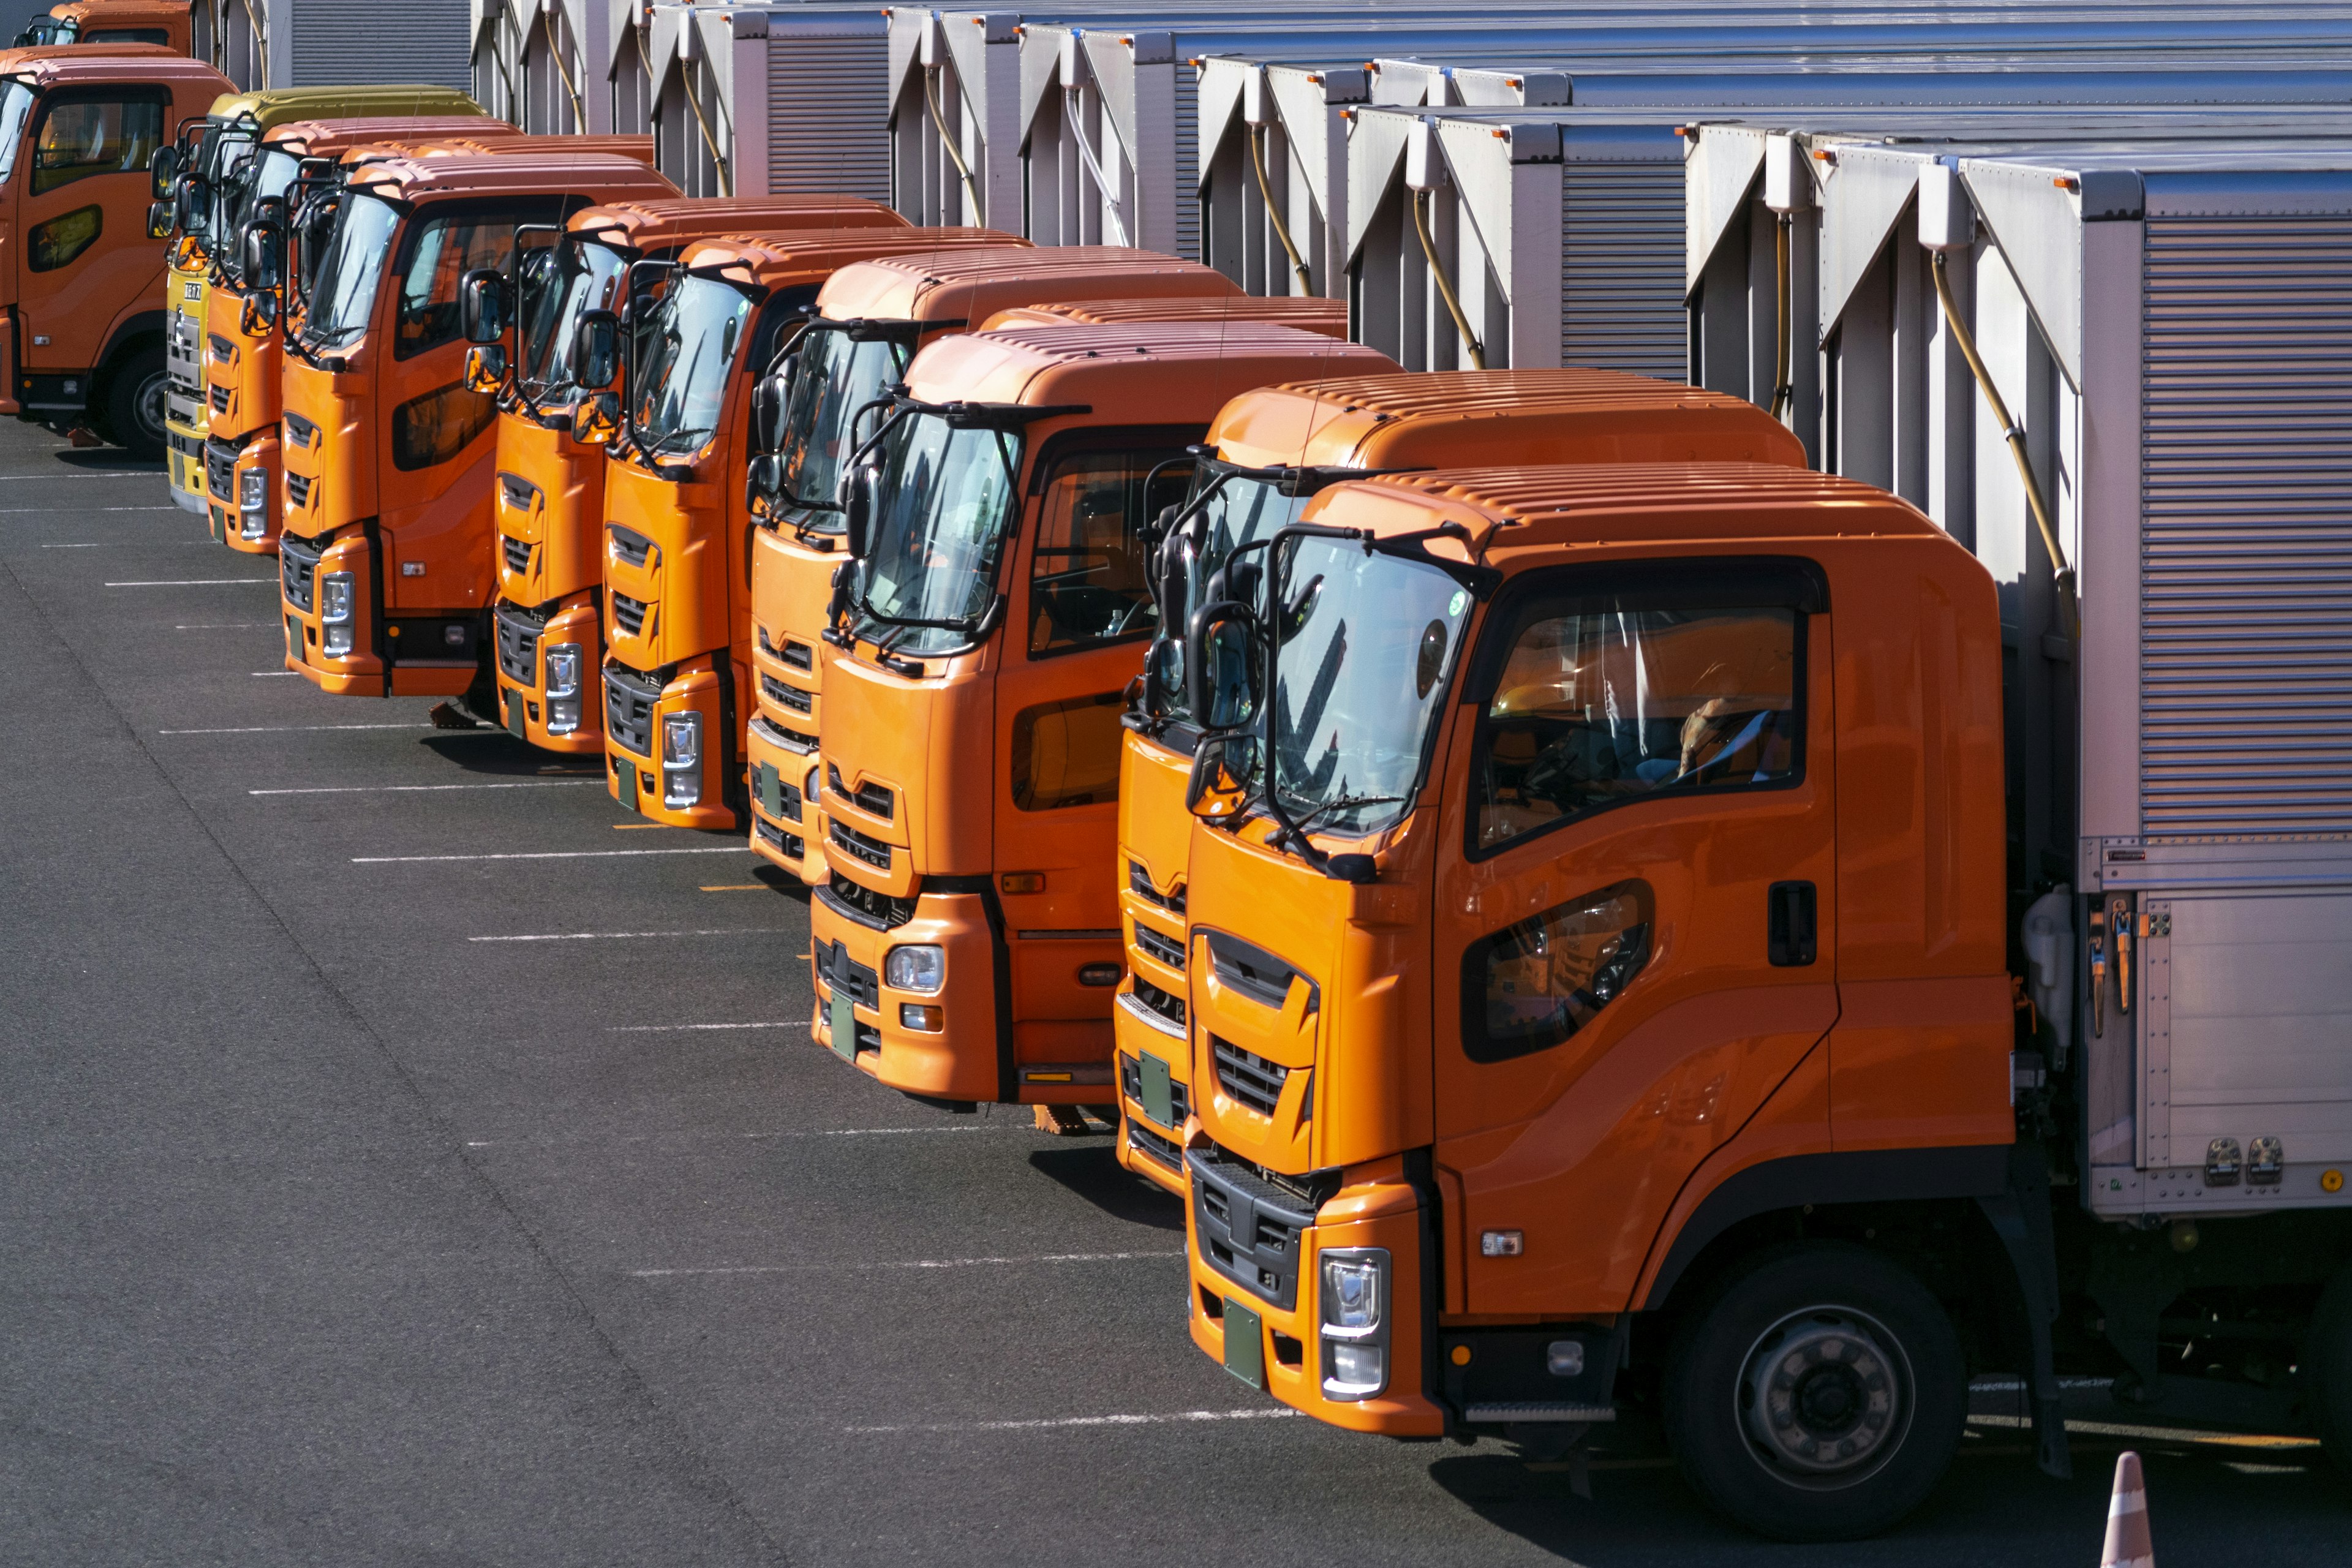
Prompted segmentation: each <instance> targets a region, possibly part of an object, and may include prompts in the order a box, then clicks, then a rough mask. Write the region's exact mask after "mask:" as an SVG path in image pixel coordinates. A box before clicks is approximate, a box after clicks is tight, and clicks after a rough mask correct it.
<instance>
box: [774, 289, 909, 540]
mask: <svg viewBox="0 0 2352 1568" xmlns="http://www.w3.org/2000/svg"><path fill="white" fill-rule="evenodd" d="M800 356H801V357H800V368H799V369H798V370H797V371H795V372H794V373H793V385H792V394H791V396H790V397H789V399H788V400H787V401H786V403H785V405H784V419H783V426H784V428H783V437H782V447H781V450H780V453H779V455H780V456H781V457H782V458H783V468H784V481H783V504H784V505H785V506H787V507H806V508H812V509H814V510H815V511H816V513H817V515H816V516H814V517H813V518H810V519H807V520H806V521H805V524H804V526H806V527H808V528H811V529H813V530H815V531H818V532H823V533H835V532H838V531H840V529H841V512H840V499H841V498H840V495H839V489H840V485H841V466H842V464H844V463H845V462H846V461H848V459H849V455H850V453H851V452H852V451H854V450H855V449H856V444H857V435H858V433H857V432H854V431H852V430H851V429H850V427H849V426H850V421H851V420H853V419H854V418H856V415H857V411H858V410H859V409H860V408H863V407H865V406H866V405H867V404H869V403H872V402H873V401H874V400H875V399H876V398H878V397H880V396H881V395H882V389H883V388H884V387H886V386H888V385H889V384H892V383H893V382H895V381H897V380H898V379H899V378H900V377H901V376H902V375H904V374H906V370H907V362H908V360H909V359H911V358H912V357H913V353H912V351H911V350H910V349H909V348H908V345H907V344H905V343H903V342H898V340H896V339H883V338H868V339H866V341H864V342H859V341H858V340H857V339H856V338H854V337H852V336H851V335H850V334H849V333H848V332H846V331H843V330H842V329H841V328H839V327H836V326H832V325H829V324H827V323H825V322H823V321H819V322H817V323H816V324H815V325H814V326H812V327H811V328H809V330H808V331H807V332H806V333H804V334H803V336H802V338H801V351H800ZM878 412H879V411H878V410H877V414H878ZM875 424H876V416H873V415H869V416H867V418H866V424H865V427H864V432H863V433H864V434H865V435H867V436H871V435H872V434H873V433H874V428H875Z"/></svg>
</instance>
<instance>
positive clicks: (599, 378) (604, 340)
mask: <svg viewBox="0 0 2352 1568" xmlns="http://www.w3.org/2000/svg"><path fill="white" fill-rule="evenodd" d="M619 374H621V318H620V317H618V316H616V315H614V313H613V312H612V311H610V310H590V311H587V312H585V313H583V315H582V316H581V318H580V329H579V331H577V332H575V333H574V334H573V335H572V383H573V384H575V385H577V386H579V387H580V388H581V389H582V390H583V391H586V392H602V391H604V389H605V388H606V387H608V386H610V385H612V384H613V382H614V378H616V377H617V376H619Z"/></svg>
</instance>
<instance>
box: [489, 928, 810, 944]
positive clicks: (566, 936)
mask: <svg viewBox="0 0 2352 1568" xmlns="http://www.w3.org/2000/svg"><path fill="white" fill-rule="evenodd" d="M789 934H790V933H789V932H787V931H785V930H784V929H783V928H782V926H712V927H709V928H708V929H705V930H702V931H549V932H547V933H546V934H544V935H540V936H469V937H467V939H466V940H467V942H635V941H636V940H637V939H638V938H640V937H653V936H786V935H789Z"/></svg>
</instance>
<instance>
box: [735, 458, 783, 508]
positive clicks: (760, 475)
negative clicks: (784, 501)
mask: <svg viewBox="0 0 2352 1568" xmlns="http://www.w3.org/2000/svg"><path fill="white" fill-rule="evenodd" d="M783 488H784V460H783V459H782V458H779V457H777V456H776V455H775V454H774V453H773V452H757V453H754V454H753V455H752V457H751V461H750V462H748V463H746V464H744V465H743V510H746V511H748V512H750V513H751V515H752V516H753V517H761V518H763V517H768V516H770V515H772V513H773V512H774V510H775V497H776V492H777V491H779V490H781V489H783Z"/></svg>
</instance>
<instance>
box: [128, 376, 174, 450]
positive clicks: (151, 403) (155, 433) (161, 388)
mask: <svg viewBox="0 0 2352 1568" xmlns="http://www.w3.org/2000/svg"><path fill="white" fill-rule="evenodd" d="M170 386H171V378H170V376H168V375H167V374H164V373H163V372H162V371H158V372H156V373H155V374H153V375H152V376H149V377H148V378H147V379H146V380H145V381H142V382H141V383H140V384H139V395H138V396H137V397H135V398H133V399H132V400H131V417H132V418H133V419H134V420H136V421H137V422H138V425H139V432H140V434H141V435H142V436H145V437H147V438H148V439H149V440H152V441H154V442H156V443H158V444H159V445H161V444H163V443H167V442H168V441H169V440H170V439H171V435H172V432H171V429H170V427H169V426H166V425H165V424H164V423H163V408H164V395H165V394H166V393H167V392H168V391H169V390H170Z"/></svg>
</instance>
